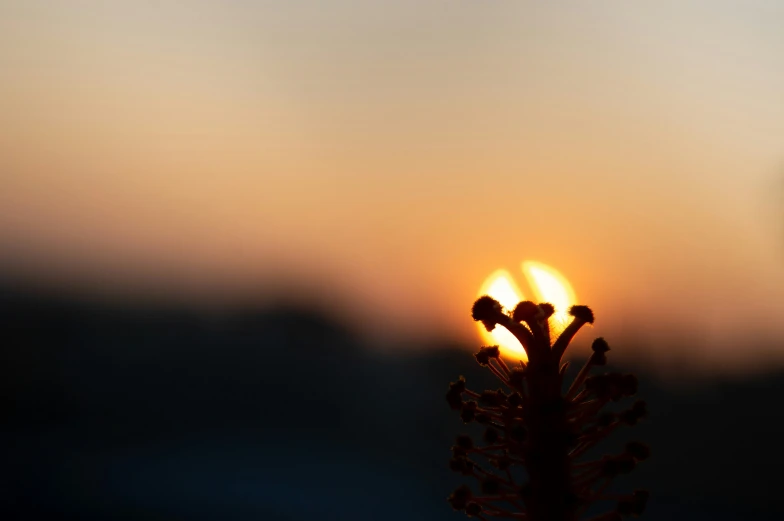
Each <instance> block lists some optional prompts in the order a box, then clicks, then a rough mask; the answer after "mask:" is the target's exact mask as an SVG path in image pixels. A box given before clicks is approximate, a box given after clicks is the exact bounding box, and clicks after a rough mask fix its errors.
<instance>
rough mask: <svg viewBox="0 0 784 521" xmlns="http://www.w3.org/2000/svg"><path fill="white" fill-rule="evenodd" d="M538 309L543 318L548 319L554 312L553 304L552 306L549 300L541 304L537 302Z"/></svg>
mask: <svg viewBox="0 0 784 521" xmlns="http://www.w3.org/2000/svg"><path fill="white" fill-rule="evenodd" d="M539 311H541V312H542V318H543V319H548V318H550V317H551V316H553V314H555V306H553V305H552V304H550V303H549V302H542V303H541V304H539Z"/></svg>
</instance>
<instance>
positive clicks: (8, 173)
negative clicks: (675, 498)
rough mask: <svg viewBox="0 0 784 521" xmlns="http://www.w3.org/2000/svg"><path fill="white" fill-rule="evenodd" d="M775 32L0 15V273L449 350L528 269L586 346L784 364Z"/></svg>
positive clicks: (296, 5) (379, 6) (551, 16)
mask: <svg viewBox="0 0 784 521" xmlns="http://www.w3.org/2000/svg"><path fill="white" fill-rule="evenodd" d="M782 27H784V3H781V2H776V1H768V2H763V1H744V2H741V1H736V2H728V1H719V0H710V1H707V0H706V1H700V2H697V1H692V2H682V1H672V2H662V1H656V2H645V3H643V2H622V1H616V2H560V1H559V2H546V3H545V2H520V1H501V0H493V1H485V0H481V1H480V0H471V1H459V0H448V1H423V0H416V1H408V0H405V1H404V0H395V1H387V2H380V1H368V0H355V1H330V2H326V1H323V0H307V1H298V0H291V1H285V2H281V1H249V0H235V1H227V2H216V1H211V2H208V1H205V0H191V1H189V2H175V1H160V2H153V1H142V0H137V1H127V2H119V1H110V0H109V1H107V0H100V1H99V0H96V1H89V2H88V1H73V0H69V1H64V0H63V1H54V0H50V1H45V2H44V1H36V0H0V78H1V80H0V263H1V264H0V269H2V270H3V273H6V274H10V276H13V277H21V276H25V277H27V278H32V279H34V280H37V279H40V280H50V281H59V282H58V283H63V282H65V283H67V284H71V285H76V286H78V287H81V288H84V289H86V290H100V291H114V292H118V293H119V294H123V292H132V293H134V294H145V293H149V294H160V293H164V294H166V295H169V296H172V297H176V298H187V299H189V300H192V301H211V302H231V301H233V300H254V301H261V302H263V301H265V299H269V298H271V297H272V296H279V295H281V294H287V295H289V298H290V299H292V300H300V299H314V300H316V301H317V303H319V304H323V303H324V302H326V301H328V300H330V299H334V300H335V301H336V302H338V303H340V305H341V309H342V310H343V311H342V312H343V313H344V314H345V316H346V317H347V318H349V319H350V320H352V321H354V323H355V324H357V325H359V326H361V327H362V329H363V331H365V332H366V333H368V334H369V335H371V336H375V337H376V338H379V339H384V341H386V342H393V343H394V342H396V341H401V342H402V339H407V338H435V337H441V336H445V337H451V338H455V339H460V340H461V341H466V342H475V341H478V339H477V338H476V329H475V326H474V324H473V323H472V322H471V320H470V317H469V315H468V309H469V307H470V304H471V302H472V301H473V299H474V298H475V297H476V293H477V291H478V289H479V286H480V285H481V284H482V282H483V281H484V279H485V277H486V276H487V275H488V274H490V273H491V272H492V271H494V270H496V269H497V268H504V269H507V270H509V271H510V272H511V273H513V274H514V275H516V276H519V277H520V280H521V282H522V281H523V280H524V279H523V278H522V274H521V272H520V263H521V262H522V261H524V260H535V261H540V262H544V263H546V264H548V265H550V266H553V267H555V268H557V269H558V270H560V271H561V273H563V275H564V276H566V277H567V278H568V279H569V280H570V281H571V284H572V286H573V287H574V290H575V292H576V293H577V295H578V297H579V299H580V300H581V301H582V302H583V303H585V304H589V305H590V306H592V308H593V309H594V310H595V312H596V314H597V326H596V331H595V332H596V333H601V334H605V335H606V336H608V337H610V338H611V337H612V336H613V335H615V336H623V337H626V336H629V335H636V336H635V337H636V338H647V339H648V341H649V343H650V345H649V346H640V347H639V349H651V350H656V353H657V355H662V356H664V357H667V356H670V355H672V357H674V358H673V359H675V358H677V357H681V356H685V355H684V354H683V353H672V352H670V351H668V345H670V342H669V341H668V339H671V338H673V335H675V334H678V335H685V336H684V337H682V338H687V339H688V340H689V341H693V342H694V345H695V350H696V351H697V352H698V355H696V356H697V357H698V358H701V359H703V360H710V361H711V362H712V363H713V362H715V363H716V364H718V365H722V366H724V365H727V366H731V365H732V364H736V363H750V362H748V360H749V359H751V358H754V357H756V360H757V361H758V362H755V363H759V361H760V360H763V361H764V360H770V359H771V357H777V359H778V361H779V362H784V321H782V317H784V212H783V211H782V210H781V208H782V204H784V30H782ZM524 291H525V290H524ZM529 296H530V292H529ZM763 340H764V341H763ZM657 341H660V342H661V343H660V344H659V345H656V343H657ZM775 345H780V346H782V347H781V348H780V349H778V350H777V349H773V348H771V346H775ZM755 348H757V349H759V351H758V352H755V351H754V349H755ZM771 349H772V351H771Z"/></svg>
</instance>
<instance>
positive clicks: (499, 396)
mask: <svg viewBox="0 0 784 521" xmlns="http://www.w3.org/2000/svg"><path fill="white" fill-rule="evenodd" d="M506 400H507V396H506V394H504V391H503V390H501V389H498V390H497V391H482V394H481V395H480V396H479V403H481V404H482V405H487V406H489V407H498V406H500V405H503V404H505V403H506Z"/></svg>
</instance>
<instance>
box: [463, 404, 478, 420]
mask: <svg viewBox="0 0 784 521" xmlns="http://www.w3.org/2000/svg"><path fill="white" fill-rule="evenodd" d="M476 407H477V403H476V402H475V401H473V400H469V401H467V402H465V403H463V407H462V409H461V410H460V419H461V420H463V422H464V423H471V422H472V421H474V419H476Z"/></svg>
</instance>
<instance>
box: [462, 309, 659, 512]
mask: <svg viewBox="0 0 784 521" xmlns="http://www.w3.org/2000/svg"><path fill="white" fill-rule="evenodd" d="M553 313H554V308H553V306H552V305H551V304H546V303H545V304H538V305H537V304H535V303H533V302H530V301H525V302H520V303H519V304H518V305H517V306H516V307H515V308H514V310H513V311H512V312H511V313H510V314H509V315H507V314H505V313H504V311H503V308H502V307H501V305H500V304H499V303H498V302H497V301H496V300H495V299H493V298H491V297H488V296H483V297H480V298H479V299H478V300H477V301H476V302H475V303H474V306H473V308H472V310H471V314H472V316H473V318H474V320H476V321H480V322H482V323H483V324H484V326H485V327H486V328H487V329H488V331H489V330H492V329H493V328H494V327H495V326H496V325H498V324H500V325H501V326H503V327H505V328H507V329H509V331H510V332H511V333H512V334H514V336H515V337H516V338H517V339H518V340H519V341H520V343H521V344H522V345H523V347H524V348H525V349H526V352H527V354H528V359H529V360H528V363H527V364H526V363H523V362H522V361H521V362H520V363H519V366H518V364H514V365H513V366H512V367H511V368H510V367H509V366H508V365H507V363H506V362H505V361H504V359H503V357H502V356H501V353H500V351H499V348H498V346H488V347H482V348H481V349H480V350H479V352H478V353H477V354H476V355H475V356H476V360H477V362H478V363H479V364H480V365H482V366H483V367H486V368H488V369H489V370H490V371H492V373H493V374H494V375H495V376H496V377H498V379H499V380H500V381H501V382H502V383H503V385H504V386H505V388H501V389H498V390H487V391H483V392H482V393H475V392H473V391H470V390H468V389H466V386H465V380H464V379H463V378H462V377H460V379H458V380H457V381H456V382H453V383H451V384H450V386H449V391H448V392H447V402H448V403H449V405H450V407H451V408H452V409H455V410H459V411H460V416H461V418H462V420H463V421H464V422H466V423H470V422H474V421H475V422H477V423H479V424H482V425H485V426H487V428H486V429H485V431H484V435H483V437H482V442H483V443H484V445H481V444H477V443H475V442H473V441H472V440H471V439H470V438H469V437H467V436H460V437H458V438H457V444H456V445H455V446H454V447H453V448H452V452H453V457H452V460H451V461H450V468H452V470H454V471H456V472H459V473H460V474H463V475H466V476H472V477H473V478H475V479H476V480H477V482H478V485H479V490H480V491H481V495H474V494H473V493H472V492H471V490H470V488H468V487H467V486H463V487H460V488H459V489H457V490H456V491H455V492H453V493H452V495H450V496H449V502H450V503H451V504H452V506H453V507H454V508H455V509H457V510H463V511H465V512H466V514H467V515H469V516H471V517H477V518H479V519H482V520H486V519H488V518H490V517H498V518H508V519H523V520H527V521H577V520H579V519H580V517H581V516H582V515H583V514H584V512H585V511H586V509H587V508H588V507H589V506H590V505H592V504H594V503H596V502H601V501H615V502H616V503H615V508H613V509H612V510H610V511H608V512H606V513H604V514H601V515H599V516H595V517H593V518H592V519H591V521H619V520H620V519H621V517H622V516H627V515H635V516H636V515H640V514H641V513H642V511H643V510H644V508H645V505H646V503H647V500H648V492H646V491H644V490H636V491H635V492H634V493H633V494H628V495H625V496H618V495H614V496H611V495H606V494H605V491H606V489H607V487H608V486H609V485H610V483H611V482H612V480H613V479H614V478H615V477H617V476H618V475H620V474H627V473H629V472H631V471H633V470H634V468H635V467H636V466H637V464H638V462H641V461H644V460H646V459H647V458H648V457H649V456H650V449H649V448H648V446H647V445H645V444H643V443H640V442H636V441H634V442H630V443H628V444H627V445H626V448H625V451H624V452H623V453H621V454H618V455H607V456H603V457H601V458H599V459H598V460H594V461H580V459H581V457H582V456H583V455H584V454H585V453H586V452H587V451H588V450H590V449H591V448H593V447H594V446H595V445H596V444H598V443H599V442H601V441H602V440H603V439H605V438H606V437H607V436H608V435H609V434H610V433H612V432H614V431H615V430H616V429H617V428H618V427H620V426H622V425H634V424H636V423H637V422H638V421H639V420H641V419H642V418H644V417H645V416H646V415H647V405H646V403H645V402H644V401H642V400H638V401H636V402H635V403H634V404H633V405H632V407H631V408H630V409H628V410H625V411H623V412H621V413H614V412H605V411H603V410H602V409H603V408H604V406H605V405H607V404H608V403H610V402H612V401H619V400H622V399H624V398H627V397H629V396H633V395H634V394H636V393H637V387H638V382H637V378H636V377H635V376H634V375H631V374H621V373H606V374H602V375H597V376H589V372H590V370H591V369H592V368H593V367H597V366H603V365H605V364H606V363H607V352H608V351H609V350H610V347H609V346H608V344H607V342H606V341H605V340H604V339H603V338H597V339H596V340H594V342H593V344H592V346H591V348H592V351H593V352H592V354H591V357H590V358H589V359H588V361H587V362H586V363H585V365H584V366H583V367H582V369H581V370H580V371H579V373H578V374H577V376H576V377H575V379H574V380H573V381H572V382H571V383H570V385H569V386H568V389H567V390H566V391H564V390H563V387H564V382H563V375H564V373H565V371H566V366H567V365H568V364H562V363H561V362H562V358H563V355H564V352H565V351H566V348H567V346H568V345H569V343H570V342H571V340H572V338H573V337H574V335H575V334H576V333H577V332H578V331H579V329H580V328H581V327H582V326H583V325H585V324H592V323H593V321H594V315H593V312H592V311H591V309H590V308H588V307H587V306H572V307H571V308H570V310H569V313H570V315H571V316H572V317H573V320H572V321H571V322H570V323H569V324H568V325H567V326H566V328H565V329H564V330H563V332H562V333H561V334H560V335H559V336H558V338H556V339H555V340H554V341H552V342H551V341H550V326H549V322H548V320H549V318H550V317H551V316H552V315H553ZM518 468H521V469H524V470H525V475H526V477H525V478H523V477H522V474H523V473H522V472H519V471H518Z"/></svg>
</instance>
